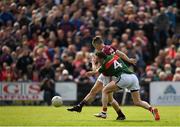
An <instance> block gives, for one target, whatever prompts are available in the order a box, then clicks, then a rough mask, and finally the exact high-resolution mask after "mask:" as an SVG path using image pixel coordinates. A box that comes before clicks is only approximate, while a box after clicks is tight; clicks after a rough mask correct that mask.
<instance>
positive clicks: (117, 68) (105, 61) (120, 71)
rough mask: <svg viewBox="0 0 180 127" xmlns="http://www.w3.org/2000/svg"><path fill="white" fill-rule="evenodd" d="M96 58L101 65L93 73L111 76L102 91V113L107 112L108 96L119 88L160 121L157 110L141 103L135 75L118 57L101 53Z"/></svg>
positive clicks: (145, 103) (143, 102)
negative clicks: (129, 94) (128, 93)
mask: <svg viewBox="0 0 180 127" xmlns="http://www.w3.org/2000/svg"><path fill="white" fill-rule="evenodd" d="M97 57H98V59H99V61H100V63H101V67H100V68H99V69H97V70H96V71H94V73H97V72H99V73H102V74H103V75H105V76H110V77H112V76H113V80H112V81H111V82H110V83H108V84H107V85H106V86H105V87H104V88H103V90H102V104H103V111H102V112H103V113H104V114H105V113H106V111H107V104H108V95H109V94H110V93H112V92H114V91H117V90H119V89H120V88H122V89H124V88H127V89H128V90H130V91H131V96H132V99H133V102H134V104H135V105H136V106H140V107H143V108H145V109H147V110H149V111H150V112H151V113H152V114H153V116H154V119H155V120H160V115H159V113H158V109H157V108H153V107H152V106H151V105H149V104H148V103H147V102H145V101H142V100H141V98H140V93H139V89H140V86H139V81H138V78H137V77H136V75H135V74H134V73H133V72H132V71H130V70H129V68H128V67H127V65H126V64H125V63H124V62H123V61H122V59H121V58H120V57H119V56H118V55H106V54H104V53H103V52H98V53H97Z"/></svg>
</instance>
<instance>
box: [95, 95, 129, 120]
mask: <svg viewBox="0 0 180 127" xmlns="http://www.w3.org/2000/svg"><path fill="white" fill-rule="evenodd" d="M102 99H103V97H102ZM102 102H103V100H102ZM108 103H109V104H111V105H112V107H113V108H114V110H115V111H116V113H117V115H118V117H117V119H116V120H124V119H126V117H125V115H124V114H123V113H122V111H121V109H120V107H119V104H118V102H117V101H116V100H115V99H114V98H113V92H112V93H109V94H108ZM106 111H107V107H106V108H105V107H103V108H102V111H101V112H100V113H98V114H95V116H96V117H101V118H106V117H107V113H106Z"/></svg>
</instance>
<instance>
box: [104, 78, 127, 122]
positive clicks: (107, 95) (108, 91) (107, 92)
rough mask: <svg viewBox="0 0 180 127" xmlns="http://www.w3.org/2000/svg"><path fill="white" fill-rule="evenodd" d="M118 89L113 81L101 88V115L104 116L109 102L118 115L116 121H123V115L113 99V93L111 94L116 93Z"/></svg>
mask: <svg viewBox="0 0 180 127" xmlns="http://www.w3.org/2000/svg"><path fill="white" fill-rule="evenodd" d="M118 89H119V88H118V87H117V86H116V85H115V82H114V81H111V82H110V83H109V84H108V85H106V86H105V87H104V88H103V91H102V105H103V109H102V113H104V114H106V111H107V105H108V102H110V104H111V105H112V106H113V108H114V109H115V110H116V112H117V114H118V117H117V120H124V119H125V115H124V114H123V113H122V111H121V109H120V107H119V104H118V103H117V101H116V100H115V99H114V98H113V93H112V92H113V91H116V90H118Z"/></svg>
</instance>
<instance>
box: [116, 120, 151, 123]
mask: <svg viewBox="0 0 180 127" xmlns="http://www.w3.org/2000/svg"><path fill="white" fill-rule="evenodd" d="M113 121H114V122H128V123H130V122H132V123H137V122H139V123H140V122H147V123H148V122H154V120H113Z"/></svg>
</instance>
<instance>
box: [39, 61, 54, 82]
mask: <svg viewBox="0 0 180 127" xmlns="http://www.w3.org/2000/svg"><path fill="white" fill-rule="evenodd" d="M39 76H40V79H41V80H43V79H49V80H54V79H55V75H54V69H53V68H52V66H51V61H50V60H48V59H47V60H46V62H45V65H44V66H43V67H42V68H41V70H40V75H39Z"/></svg>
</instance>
